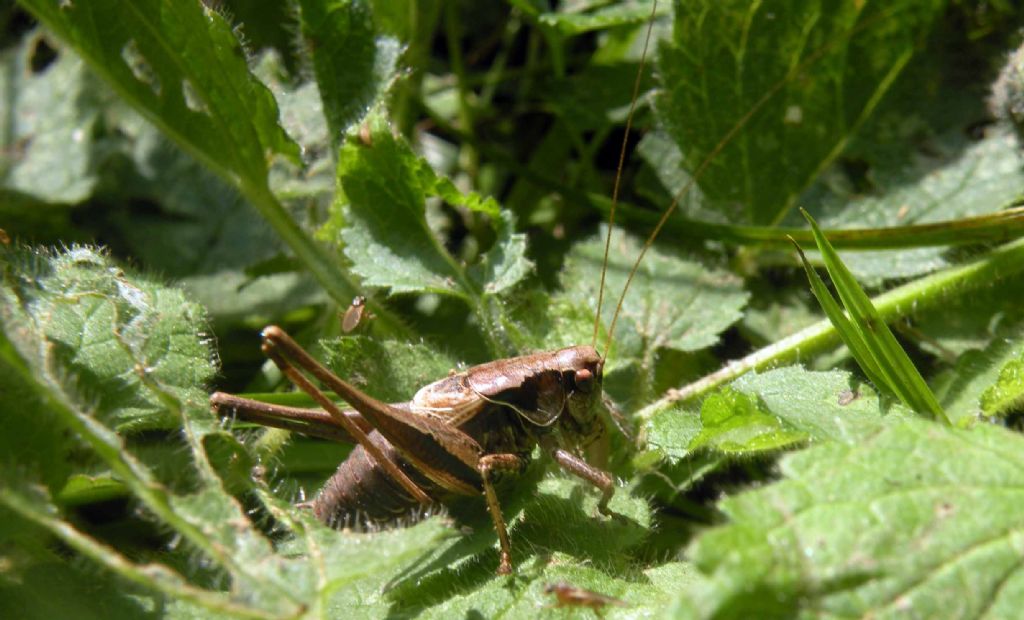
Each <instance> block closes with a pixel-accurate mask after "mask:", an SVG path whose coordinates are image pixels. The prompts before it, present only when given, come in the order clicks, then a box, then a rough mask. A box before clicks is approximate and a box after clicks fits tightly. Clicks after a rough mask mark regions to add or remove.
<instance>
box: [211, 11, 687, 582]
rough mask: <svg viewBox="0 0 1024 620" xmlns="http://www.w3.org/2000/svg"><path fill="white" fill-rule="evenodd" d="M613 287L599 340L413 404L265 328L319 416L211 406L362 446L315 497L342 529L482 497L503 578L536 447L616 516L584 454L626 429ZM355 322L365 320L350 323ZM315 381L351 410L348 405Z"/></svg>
mask: <svg viewBox="0 0 1024 620" xmlns="http://www.w3.org/2000/svg"><path fill="white" fill-rule="evenodd" d="M656 10H657V5H656V3H654V4H653V5H652V10H651V20H650V21H651V23H650V25H649V26H648V28H647V33H646V38H645V39H644V50H643V53H642V55H641V60H640V66H639V70H638V73H637V78H636V82H635V84H634V90H633V96H632V102H631V104H630V111H629V114H628V116H627V120H626V135H625V136H624V138H623V142H622V150H621V152H620V155H619V165H618V169H617V173H616V179H615V187H614V189H613V193H612V205H613V210H612V213H611V214H610V215H609V225H608V235H609V237H608V240H607V241H606V244H605V259H604V264H605V269H606V268H607V263H608V248H609V246H610V235H611V230H612V224H613V223H614V205H615V201H616V200H617V196H618V187H619V181H620V178H621V172H622V166H623V162H624V159H625V153H626V149H627V140H628V134H629V131H630V128H631V123H632V118H633V112H634V110H635V107H636V101H637V98H638V93H639V89H640V84H641V78H642V75H643V71H644V64H645V60H646V57H647V47H648V45H649V43H650V39H651V32H652V28H653V21H654V15H655V12H656ZM691 183H692V181H691ZM687 189H688V188H687ZM685 191H686V189H684V190H683V191H681V192H680V193H679V195H677V197H676V198H675V200H674V202H673V204H672V205H671V206H670V207H669V208H668V209H666V210H665V211H664V212H663V214H662V219H661V222H660V223H659V224H658V226H656V227H655V229H654V231H653V232H652V234H651V236H650V237H649V238H648V240H647V242H646V243H645V245H644V247H643V250H642V251H641V253H640V255H639V257H638V258H637V261H636V263H635V264H634V266H633V271H632V273H631V274H630V276H629V278H628V279H627V282H626V284H625V286H624V287H623V291H622V292H621V294H620V299H619V303H618V306H617V307H616V310H615V314H614V315H613V318H612V321H611V324H610V327H609V330H608V332H607V344H606V348H605V354H607V351H608V349H609V348H610V346H611V342H612V336H613V334H614V329H615V322H616V320H617V318H618V314H619V312H620V311H621V308H622V299H623V298H624V297H625V295H626V292H627V291H628V288H629V283H630V282H631V281H632V278H633V275H635V273H636V271H637V268H638V267H639V264H640V261H641V260H642V258H643V255H644V253H645V252H646V249H647V248H648V247H649V246H650V245H651V243H653V239H654V237H655V236H656V235H657V234H658V232H659V231H660V229H661V227H662V225H663V224H664V222H665V221H666V220H667V218H668V216H669V215H670V214H671V213H672V211H673V210H674V209H675V207H676V205H677V204H678V202H679V199H680V197H681V196H682V195H683V194H684V193H685ZM604 288H605V282H604V270H602V277H601V286H600V293H599V295H598V300H597V312H596V313H595V314H596V316H595V321H594V336H593V343H592V344H591V345H581V346H574V347H569V348H564V349H559V350H556V351H547V352H539V353H533V354H530V355H524V356H520V357H514V358H508V359H501V360H497V361H492V362H489V363H485V364H481V365H479V366H474V367H472V368H469V369H468V370H465V371H463V372H459V373H453V374H451V375H450V376H448V377H446V378H443V379H440V380H438V381H436V382H434V383H431V384H429V385H427V386H425V387H423V388H421V389H420V390H419V391H418V392H417V393H416V394H415V395H414V396H413V397H412V399H411V400H410V401H408V402H404V403H391V404H389V403H384V402H381V401H379V400H377V399H375V398H373V397H371V396H369V395H367V394H365V393H363V392H362V391H361V390H359V389H357V388H356V387H354V386H353V385H351V384H350V383H348V382H346V381H344V380H343V379H341V378H339V377H337V376H336V375H334V374H333V373H332V372H330V371H329V370H328V369H327V368H326V367H324V366H323V365H321V364H320V363H319V362H317V361H316V360H315V359H314V358H313V357H312V356H310V355H309V354H308V353H307V352H306V351H305V350H303V349H302V347H300V346H299V345H298V344H297V343H296V342H295V341H294V340H292V338H291V337H290V336H288V334H287V333H285V332H284V330H282V329H281V328H279V327H277V326H268V327H266V328H265V329H264V330H263V332H262V349H263V352H264V353H265V354H266V355H267V356H268V357H269V358H270V359H271V360H273V362H274V363H275V364H276V365H277V366H278V367H279V368H280V369H281V371H282V372H283V373H284V375H285V376H287V377H288V379H290V380H291V381H292V383H294V384H295V385H296V386H297V387H298V388H299V389H301V390H302V391H304V392H306V393H307V394H309V395H310V396H311V397H312V398H313V399H314V400H315V401H316V402H317V404H318V405H319V406H320V407H322V409H321V410H312V409H297V408H291V407H281V406H276V405H269V404H266V403H261V402H258V401H253V400H249V399H245V398H240V397H237V396H232V395H230V394H225V393H220V392H218V393H215V394H213V395H212V396H211V398H210V403H211V406H212V408H213V409H214V410H215V411H217V412H218V414H220V415H221V416H223V417H226V418H238V419H241V420H245V421H251V422H257V423H260V424H264V425H268V426H275V427H280V428H285V429H288V430H294V431H299V432H303V433H306V434H310V435H315V436H319V437H324V438H328V439H333V440H342V441H351V442H354V443H356V444H357V445H356V447H355V448H354V450H353V452H352V453H351V454H350V455H349V457H348V458H347V459H346V460H345V461H344V462H342V463H341V464H340V465H339V467H338V469H337V471H336V472H335V474H334V475H333V476H332V477H331V478H330V479H329V480H328V481H327V483H326V484H325V485H324V487H323V488H322V489H321V491H320V493H319V494H318V495H317V497H316V498H315V499H314V500H313V502H312V509H313V512H314V514H315V515H316V516H317V517H318V518H319V519H321V520H322V521H324V522H326V523H328V524H332V525H337V526H341V525H345V524H346V523H347V522H348V520H349V519H351V518H353V517H354V516H355V515H359V516H360V517H361V518H365V519H367V520H370V521H389V520H394V519H395V518H396V517H401V516H404V515H408V514H409V512H410V510H411V509H414V508H415V507H416V506H418V505H419V506H429V505H431V504H435V503H444V502H445V501H447V500H449V499H450V498H453V497H455V496H459V495H470V496H472V495H479V494H482V495H483V496H484V499H485V502H486V505H487V508H488V511H489V513H490V516H491V519H492V521H493V524H494V528H495V530H496V532H497V536H498V541H499V547H500V551H499V563H498V569H497V572H498V573H499V574H509V573H511V572H512V566H513V565H512V553H511V544H510V542H509V538H508V533H507V527H506V523H505V519H504V516H503V515H502V512H501V506H500V502H499V500H498V497H497V494H496V493H495V490H494V483H495V480H496V479H497V478H499V477H502V476H509V475H515V474H518V473H521V472H522V471H523V470H524V469H525V468H526V466H527V465H528V464H529V461H530V458H531V453H532V451H533V449H534V447H535V446H540V448H541V450H542V451H543V452H544V453H546V454H547V455H549V456H550V457H551V458H552V459H553V460H554V461H555V462H556V463H557V464H558V465H559V466H560V467H562V468H563V469H564V470H566V471H568V472H569V473H572V474H573V475H575V476H577V477H579V478H581V479H583V480H585V481H587V482H589V483H590V484H591V485H593V486H595V487H597V489H598V490H599V491H600V493H601V499H600V502H599V503H598V510H599V512H601V513H602V514H604V515H611V514H612V513H611V511H610V510H609V508H608V503H609V501H610V500H611V498H612V496H613V494H614V492H615V482H614V480H613V478H612V476H611V475H610V474H609V473H607V472H605V471H602V470H601V469H598V468H596V467H594V466H592V465H590V464H588V463H587V462H586V461H585V460H584V459H583V458H581V457H580V456H578V451H579V449H580V448H582V447H585V446H586V445H587V444H589V443H591V442H592V441H593V440H595V439H596V438H597V437H599V436H600V435H601V434H602V432H603V431H604V430H605V428H606V422H605V418H604V417H603V416H602V412H605V411H606V412H608V414H609V417H610V418H611V420H612V421H613V423H614V424H615V425H616V426H618V427H619V428H620V430H623V431H624V430H625V429H624V425H623V424H622V418H621V416H620V415H618V414H617V413H616V411H615V410H614V409H613V408H611V407H610V402H607V401H606V400H605V399H604V398H603V391H602V383H603V370H604V365H605V359H604V356H603V355H602V354H599V353H598V351H597V349H596V347H595V345H596V341H597V336H598V332H599V325H600V313H601V307H602V304H603V301H604ZM357 306H359V307H358V308H357V309H356V310H352V309H350V312H353V313H354V312H358V311H361V304H356V305H354V306H353V307H354V308H356V307H357ZM346 322H347V323H357V322H358V321H356V320H355V318H354V317H353V318H352V320H349V317H346ZM353 327H354V325H353ZM310 377H312V378H313V379H316V381H318V382H319V383H320V384H321V385H323V386H325V387H326V388H327V389H329V390H331V391H333V392H334V393H335V394H337V395H338V396H340V397H341V398H342V399H343V400H345V401H346V402H347V403H349V404H350V405H351V406H352V407H353V408H354V410H342V409H341V408H340V407H338V406H337V405H336V404H335V403H334V402H333V401H332V400H331V398H329V397H328V396H327V395H326V394H325V393H324V392H323V391H322V390H321V389H320V388H319V387H317V385H316V384H315V383H314V382H313V381H312V380H311V378H310Z"/></svg>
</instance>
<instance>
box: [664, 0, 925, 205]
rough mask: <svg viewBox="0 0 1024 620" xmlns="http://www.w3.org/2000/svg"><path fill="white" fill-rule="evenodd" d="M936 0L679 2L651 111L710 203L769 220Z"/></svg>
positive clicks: (858, 117) (819, 166)
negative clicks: (890, 0) (696, 176)
mask: <svg viewBox="0 0 1024 620" xmlns="http://www.w3.org/2000/svg"><path fill="white" fill-rule="evenodd" d="M942 6H943V3H942V2H939V1H937V0H915V1H911V2H902V3H898V4H885V3H875V2H867V3H841V4H839V5H837V6H833V5H831V4H828V3H824V2H811V3H807V2H799V3H784V4H779V5H766V4H761V3H757V4H750V3H747V2H740V1H736V0H730V1H727V2H719V1H718V0H711V1H704V0H702V1H699V2H681V3H677V5H676V13H675V30H674V32H673V37H672V41H671V42H670V43H668V44H663V45H661V47H660V48H659V54H658V66H659V71H658V73H659V75H660V76H661V80H662V84H663V90H662V92H661V93H660V94H659V95H658V97H657V98H656V100H655V110H656V112H657V114H658V116H659V118H660V119H661V120H662V122H663V123H664V124H665V126H666V128H667V130H668V132H669V134H670V135H671V136H672V138H673V139H674V140H675V142H676V143H677V144H678V145H679V146H680V149H681V151H682V153H683V159H684V161H685V162H686V164H687V169H688V170H689V171H690V173H691V174H697V173H698V172H700V173H701V174H700V189H701V191H702V193H703V194H704V196H705V197H706V199H707V200H709V201H711V203H712V204H713V205H715V208H716V209H718V210H720V211H722V212H723V213H725V214H726V216H727V217H729V221H733V222H735V221H742V222H748V223H754V224H774V223H777V222H778V221H779V220H780V219H781V218H782V216H784V215H785V214H786V213H787V212H788V211H789V210H790V209H791V208H792V206H793V205H794V203H795V200H796V199H797V197H798V196H799V195H800V193H801V192H802V191H803V190H804V189H805V188H806V187H807V186H808V185H809V184H810V183H811V181H813V180H814V178H815V177H816V176H817V175H818V174H819V172H820V171H821V170H823V169H824V168H825V167H826V166H827V165H828V164H829V163H830V162H831V161H833V159H834V158H835V157H836V156H837V155H838V154H839V153H840V152H841V151H842V148H843V146H844V145H845V143H846V141H847V140H848V139H849V138H850V136H851V135H852V134H853V133H854V132H856V130H857V129H858V127H859V126H860V125H861V124H862V123H863V121H864V120H865V118H867V117H869V116H870V115H871V114H872V112H873V111H874V109H875V107H876V106H877V104H878V102H879V100H880V99H881V98H882V97H883V96H884V95H885V93H886V92H887V91H888V90H889V88H890V86H891V85H892V83H893V81H894V80H895V79H896V78H897V76H899V74H900V72H901V70H902V69H903V68H904V67H905V66H906V64H907V62H908V61H909V60H910V59H911V57H912V56H913V54H914V53H915V51H916V49H917V47H918V44H919V42H920V41H921V40H922V38H923V37H924V36H925V35H926V34H927V33H928V30H929V28H930V26H931V22H932V20H933V19H935V18H936V17H937V16H938V14H939V12H940V11H941V9H942ZM779 119H783V121H784V122H782V123H779ZM739 128H742V129H743V131H742V133H740V134H738V135H736V136H735V137H734V136H732V135H731V133H732V131H734V130H735V129H739ZM726 138H732V139H731V140H730V141H728V142H725V143H723V145H722V146H721V147H720V146H719V145H720V143H722V141H723V140H724V139H726ZM719 148H721V150H720V151H719V150H718V149H719ZM712 154H714V158H713V161H708V163H707V165H706V169H705V160H708V158H709V156H710V155H712Z"/></svg>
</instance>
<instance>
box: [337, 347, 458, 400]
mask: <svg viewBox="0 0 1024 620" xmlns="http://www.w3.org/2000/svg"><path fill="white" fill-rule="evenodd" d="M321 344H322V345H323V347H324V348H325V349H326V351H327V365H328V367H329V368H330V369H331V370H332V371H333V372H334V373H336V374H337V375H338V376H340V377H342V378H345V379H347V380H348V381H350V382H351V383H353V384H355V385H357V386H358V387H359V388H360V389H363V390H365V391H366V392H367V393H369V394H371V395H372V396H373V397H374V398H377V399H379V400H382V401H384V402H391V403H394V402H405V401H408V400H410V399H411V398H412V396H413V394H415V393H416V392H417V391H418V390H419V389H420V388H421V387H423V386H425V385H427V384H429V383H433V382H434V381H439V380H441V379H443V378H445V377H446V376H448V373H449V372H450V371H451V370H455V369H456V368H457V366H458V363H457V361H456V360H454V359H452V358H451V357H450V356H448V355H446V354H445V352H444V351H443V350H441V349H440V348H439V347H437V346H431V345H428V344H426V343H418V344H414V343H410V342H402V341H397V340H382V339H380V338H368V337H365V336H347V337H344V338H338V339H335V340H332V341H325V342H323V343H321Z"/></svg>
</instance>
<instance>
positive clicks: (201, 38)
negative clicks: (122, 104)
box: [25, 0, 299, 185]
mask: <svg viewBox="0 0 1024 620" xmlns="http://www.w3.org/2000/svg"><path fill="white" fill-rule="evenodd" d="M25 4H26V6H28V7H29V9H31V10H32V12H33V13H35V14H36V16H37V17H39V19H40V20H41V21H42V22H43V23H45V24H46V25H47V26H48V27H49V28H50V29H52V30H53V31H55V32H57V33H58V34H59V35H60V36H61V37H62V38H64V39H65V40H67V41H68V42H69V43H71V44H72V45H73V46H74V47H75V48H76V49H77V50H78V52H79V53H80V54H82V56H83V57H85V58H86V59H87V60H89V62H90V64H91V65H92V67H93V69H94V70H96V71H97V72H98V73H100V74H101V75H103V76H104V77H105V78H106V79H107V80H109V81H110V82H111V83H112V84H113V86H114V88H115V89H116V90H117V91H118V92H119V93H120V94H121V96H122V97H124V98H126V99H128V100H129V101H130V102H131V103H132V104H133V105H134V106H135V107H136V108H138V109H139V110H141V111H142V112H143V113H144V114H145V115H146V116H147V117H148V118H149V119H150V120H151V121H153V122H154V123H155V124H156V125H157V126H159V127H160V128H161V129H162V130H163V131H165V132H166V133H169V134H171V135H173V136H175V138H176V139H177V140H178V141H180V142H181V143H183V144H185V145H186V146H188V147H189V148H190V149H192V150H193V152H195V153H197V154H198V155H199V156H200V157H201V158H203V159H204V160H205V161H206V163H207V164H209V165H211V166H212V167H214V168H216V169H221V170H224V171H225V172H227V173H229V174H232V175H238V176H241V177H243V178H244V179H246V181H247V182H248V183H250V184H255V185H264V184H265V182H266V181H265V178H266V174H267V156H268V154H272V153H278V154H282V155H286V156H288V157H291V158H293V159H298V156H299V152H298V148H297V146H296V145H295V143H294V142H292V141H291V139H290V138H288V136H287V135H286V134H285V133H284V131H283V130H282V129H281V127H280V126H279V125H278V123H277V116H278V115H277V105H276V104H275V102H274V98H273V96H272V95H271V94H270V92H269V91H268V90H267V89H266V88H265V87H264V86H263V85H262V84H261V83H260V82H259V81H258V80H256V79H255V78H254V77H253V76H252V74H250V73H249V69H248V66H247V65H246V57H245V52H244V51H243V50H242V48H241V45H240V44H239V42H238V39H236V38H235V35H234V32H233V31H232V28H231V26H230V24H228V23H227V22H226V21H225V20H224V19H223V18H222V17H221V16H220V15H219V14H217V13H216V12H215V11H212V10H210V9H208V8H206V7H204V6H203V5H201V4H197V3H192V2H175V3H173V4H172V5H164V4H163V3H161V2H157V1H155V0H143V1H140V2H133V3H132V4H131V5H130V8H129V7H125V6H124V5H122V4H121V3H119V2H110V1H109V0H102V1H99V2H87V3H74V4H71V5H66V6H65V5H63V4H62V3H60V2H56V1H54V0H28V1H27V2H25ZM126 9H127V10H126ZM139 33H146V35H145V36H139Z"/></svg>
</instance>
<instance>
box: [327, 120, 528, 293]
mask: <svg viewBox="0 0 1024 620" xmlns="http://www.w3.org/2000/svg"><path fill="white" fill-rule="evenodd" d="M366 127H367V128H368V129H369V132H370V133H369V134H368V135H369V143H368V144H364V143H363V142H361V141H357V140H352V141H350V142H349V143H347V144H346V145H345V146H344V147H343V148H342V150H341V154H340V155H339V163H338V177H339V181H340V183H341V185H342V187H343V188H344V190H345V198H346V199H347V200H348V201H349V204H348V205H347V208H346V211H345V213H346V216H345V222H346V227H345V228H344V229H343V230H342V233H341V237H342V239H343V240H344V242H345V254H346V256H348V258H349V259H350V260H352V263H353V269H354V270H355V271H356V273H358V274H359V275H360V276H362V277H363V279H364V281H365V283H366V284H367V285H369V286H381V287H387V288H388V289H390V290H391V292H392V293H412V292H429V293H440V294H444V295H453V296H456V297H460V298H462V299H464V300H466V301H467V302H469V303H470V305H471V306H476V305H478V304H479V303H480V298H481V297H482V295H484V294H485V293H487V294H496V293H499V292H503V291H506V290H508V289H509V288H511V287H512V286H514V285H515V284H516V283H517V282H519V281H520V280H521V279H522V278H523V277H524V276H525V275H526V274H527V273H528V272H529V269H530V265H529V262H528V261H526V259H525V257H524V253H525V249H526V242H525V237H523V236H522V235H516V234H513V233H512V232H511V230H512V229H513V223H512V219H511V216H503V218H502V220H501V221H500V223H499V224H498V226H499V239H498V242H497V243H496V244H495V247H494V248H493V249H492V250H491V251H490V252H488V253H487V254H486V256H485V257H484V260H485V261H486V262H485V265H484V266H483V267H482V268H481V269H480V270H478V271H475V272H474V273H473V274H471V273H469V272H468V271H467V269H466V268H465V267H464V266H463V265H461V264H460V263H458V262H457V261H456V260H455V258H454V257H453V256H452V255H451V254H450V253H449V252H448V251H447V250H446V249H445V248H444V247H443V246H442V245H441V243H440V241H439V240H438V239H437V237H436V235H435V233H434V231H432V230H431V229H430V226H429V224H428V222H427V217H426V201H427V199H428V198H430V197H435V196H437V197H440V198H442V199H444V200H445V201H447V202H449V203H450V204H454V205H459V206H464V207H467V208H469V209H472V210H475V211H480V212H483V213H486V214H488V215H490V216H492V217H493V216H497V215H498V214H499V211H498V207H497V204H496V203H494V201H493V199H489V198H482V197H481V196H479V195H476V194H474V193H465V194H464V193H461V192H459V191H457V190H456V189H455V187H454V185H452V183H451V181H449V180H448V179H445V178H443V177H439V176H437V175H436V174H435V173H434V171H433V169H431V168H430V166H429V164H427V162H426V161H425V160H424V159H422V158H420V157H418V156H416V155H415V154H414V153H413V152H412V149H410V148H409V145H408V144H406V142H405V141H404V140H402V139H401V138H399V137H396V136H395V135H394V134H393V133H392V131H391V129H390V127H389V125H388V122H387V121H386V120H385V118H384V117H383V116H382V115H379V114H377V115H373V116H371V117H369V118H368V119H367V125H366ZM335 208H340V206H339V205H336V206H335ZM474 275H475V276H476V278H474V277H472V276H474Z"/></svg>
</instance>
